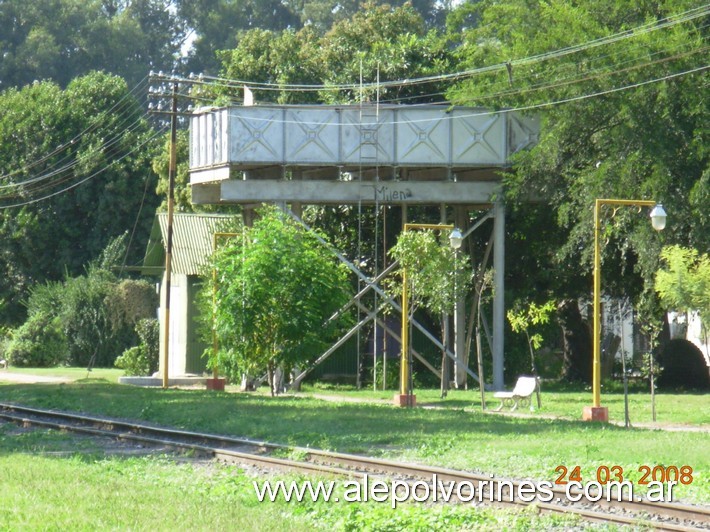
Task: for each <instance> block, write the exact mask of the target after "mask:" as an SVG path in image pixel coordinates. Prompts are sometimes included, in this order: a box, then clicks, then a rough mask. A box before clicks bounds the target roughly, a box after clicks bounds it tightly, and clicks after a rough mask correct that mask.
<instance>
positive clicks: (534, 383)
mask: <svg viewBox="0 0 710 532" xmlns="http://www.w3.org/2000/svg"><path fill="white" fill-rule="evenodd" d="M533 393H537V407H538V408H540V406H541V404H540V381H539V380H538V378H537V377H518V382H516V383H515V388H513V391H512V392H496V393H494V394H493V397H495V398H496V399H500V400H501V402H500V406H499V407H498V408H496V410H495V411H496V412H499V411H500V410H501V409H502V408H503V407H504V406H506V407H508V408H510V411H511V412H513V411H514V410H515V409H516V408H518V407H519V406H521V407H523V408H525V407H526V406H529V405H530V409H531V410H532V409H533V408H532V405H531V398H532V394H533Z"/></svg>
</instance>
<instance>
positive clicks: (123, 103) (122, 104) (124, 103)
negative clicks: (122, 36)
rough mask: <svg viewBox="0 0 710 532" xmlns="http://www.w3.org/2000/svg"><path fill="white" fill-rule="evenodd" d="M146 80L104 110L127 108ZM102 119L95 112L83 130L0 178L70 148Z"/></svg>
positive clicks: (23, 171) (19, 172)
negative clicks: (92, 119) (93, 117)
mask: <svg viewBox="0 0 710 532" xmlns="http://www.w3.org/2000/svg"><path fill="white" fill-rule="evenodd" d="M147 80H148V76H145V77H144V78H143V79H142V80H141V81H139V82H138V83H137V84H136V85H135V86H134V87H133V88H132V89H131V90H129V91H128V92H127V93H125V94H124V95H123V96H122V97H121V98H120V99H119V100H118V101H117V102H116V103H115V104H113V105H112V106H111V107H110V108H109V109H108V110H107V111H105V112H106V113H114V112H115V113H116V114H119V113H120V112H122V111H123V110H124V109H126V108H128V107H129V106H130V105H131V104H132V102H131V101H130V100H129V98H131V97H132V96H133V95H134V94H135V93H137V92H138V91H139V90H140V89H141V87H143V86H144V85H147V84H146V81H147ZM102 120H103V116H102V115H101V113H99V114H97V115H96V116H95V119H94V121H93V122H92V123H91V124H89V125H88V126H87V127H86V128H85V129H84V130H83V131H81V132H80V133H78V134H77V135H76V136H74V137H73V138H72V139H71V140H69V141H67V142H65V143H63V144H61V145H59V146H57V147H56V148H55V149H54V150H52V151H51V152H50V153H48V154H46V155H44V156H42V157H41V158H39V159H37V160H34V161H32V162H30V163H27V164H26V165H24V166H23V167H21V168H18V169H16V170H13V171H11V172H8V173H6V174H0V179H6V178H8V177H12V176H13V175H17V174H21V173H25V172H27V171H28V170H29V169H31V168H34V167H35V166H37V165H40V164H42V163H44V162H45V161H47V160H49V159H51V158H52V157H54V156H55V155H58V154H59V153H61V152H62V151H64V150H67V149H69V148H71V147H72V146H74V145H76V144H77V142H78V141H79V140H80V139H81V137H83V136H84V135H86V134H87V133H89V132H91V131H93V130H94V129H96V128H97V127H98V126H99V125H100V124H101V123H102ZM0 188H4V187H0Z"/></svg>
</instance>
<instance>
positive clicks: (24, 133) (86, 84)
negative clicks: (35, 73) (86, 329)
mask: <svg viewBox="0 0 710 532" xmlns="http://www.w3.org/2000/svg"><path fill="white" fill-rule="evenodd" d="M0 108H2V109H3V113H2V114H1V115H0V187H1V188H0V268H1V269H2V270H3V271H4V272H5V275H4V276H3V277H2V279H0V297H1V298H2V299H3V300H4V301H5V303H6V304H5V305H3V307H2V311H3V315H2V316H0V319H3V320H5V321H8V322H11V323H19V322H21V321H22V320H23V319H24V314H25V312H24V309H23V308H22V306H21V305H20V302H21V300H22V299H23V298H24V297H26V296H27V294H28V290H29V288H30V287H31V286H32V285H33V284H35V283H42V282H44V281H48V280H59V279H63V278H65V276H66V275H68V276H70V277H71V276H75V275H79V274H80V273H82V272H83V271H84V265H85V264H87V263H88V262H89V261H91V260H93V259H94V258H96V257H97V256H98V255H99V254H100V253H101V251H102V250H103V249H104V247H105V246H106V245H107V244H108V242H109V241H110V240H111V239H112V238H114V237H116V236H118V235H120V234H122V233H124V232H125V231H126V230H129V229H130V228H133V227H134V226H135V228H136V230H135V238H134V239H133V242H132V243H131V247H130V250H129V253H128V255H127V256H126V257H125V260H126V261H127V262H128V264H132V263H134V261H137V260H139V258H141V257H142V255H143V250H144V249H145V248H144V246H145V241H146V238H147V236H148V234H149V232H150V226H151V224H152V217H153V212H154V209H155V205H156V204H157V197H156V196H155V194H154V193H153V187H154V186H155V176H154V174H153V173H152V172H151V170H150V161H151V159H152V156H153V153H154V141H153V140H152V138H153V135H154V132H153V131H152V129H151V128H150V127H149V125H148V123H147V122H146V120H145V119H144V117H143V112H142V110H141V108H140V106H139V105H138V102H136V100H135V99H134V98H133V97H132V96H131V95H130V94H129V91H128V90H127V87H126V84H125V82H124V81H123V80H122V79H120V78H117V77H114V76H109V75H106V74H102V73H93V74H91V75H88V76H84V77H80V78H77V79H75V80H74V81H72V82H71V83H70V85H69V86H68V87H67V88H66V89H65V90H62V89H60V88H59V87H58V86H57V85H56V84H54V83H50V82H42V83H36V84H33V85H31V86H28V87H25V88H24V89H22V90H16V89H11V90H8V91H5V92H3V93H1V94H0ZM122 263H123V261H121V264H122Z"/></svg>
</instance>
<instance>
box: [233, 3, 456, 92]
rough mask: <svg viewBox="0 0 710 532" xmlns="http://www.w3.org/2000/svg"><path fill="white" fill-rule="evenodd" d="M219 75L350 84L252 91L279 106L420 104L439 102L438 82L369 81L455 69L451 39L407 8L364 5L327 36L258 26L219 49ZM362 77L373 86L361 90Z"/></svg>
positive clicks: (440, 87) (274, 81)
mask: <svg viewBox="0 0 710 532" xmlns="http://www.w3.org/2000/svg"><path fill="white" fill-rule="evenodd" d="M220 57H221V60H222V63H223V74H224V76H225V77H228V78H230V79H238V80H248V81H258V82H262V83H272V84H274V85H276V86H277V87H278V86H279V85H282V86H283V85H287V84H318V85H320V84H322V85H325V86H327V87H335V86H342V85H347V86H348V87H349V88H345V89H340V90H338V89H336V88H333V89H329V88H326V89H324V90H322V91H319V92H309V91H295V92H291V91H288V90H286V89H284V90H281V91H276V92H274V91H257V100H258V101H272V102H273V101H278V102H279V103H311V102H320V103H343V102H356V101H360V99H361V98H363V99H364V100H365V101H373V102H374V101H375V100H376V99H379V101H380V102H387V103H423V102H432V101H443V99H444V96H443V91H444V88H443V85H442V84H441V83H437V82H433V83H428V84H419V85H416V86H412V85H407V84H397V85H395V86H386V87H382V88H380V90H379V94H377V91H376V89H375V88H374V87H372V84H374V82H375V81H376V80H377V79H378V76H379V80H380V82H387V81H397V80H403V79H407V78H418V77H424V76H430V75H431V76H436V75H438V74H443V73H447V72H450V71H451V70H452V69H453V68H454V61H453V55H452V53H451V49H450V46H449V42H448V40H447V39H446V38H445V37H444V36H443V35H441V34H440V33H439V32H437V31H436V30H428V29H427V27H426V24H425V20H424V19H423V18H422V16H421V14H420V13H418V12H417V11H416V10H415V9H414V8H413V7H412V6H411V5H409V4H405V5H403V6H401V7H395V8H393V7H391V6H387V5H382V6H378V5H375V4H374V3H368V4H366V5H365V6H364V7H363V9H362V10H360V11H358V12H356V13H355V14H354V15H353V16H352V18H349V19H344V20H342V21H340V22H337V23H336V24H335V25H334V26H333V27H332V29H331V30H330V31H328V32H327V33H325V34H324V35H320V34H318V33H317V32H316V31H315V30H314V29H313V28H312V27H306V28H304V29H302V30H300V31H297V32H296V31H293V30H288V31H283V32H274V31H269V30H263V29H256V30H252V31H249V32H247V33H245V34H244V35H243V36H242V38H241V39H240V41H239V45H238V46H237V47H236V48H235V49H233V50H230V51H227V52H223V53H222V54H220ZM361 76H362V79H363V81H364V82H365V83H367V84H369V85H370V86H369V87H368V88H367V89H366V91H365V92H364V93H363V94H361V93H360V91H359V89H358V86H357V85H358V80H359V79H360V77H361Z"/></svg>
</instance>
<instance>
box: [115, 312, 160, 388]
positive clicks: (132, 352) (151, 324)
mask: <svg viewBox="0 0 710 532" xmlns="http://www.w3.org/2000/svg"><path fill="white" fill-rule="evenodd" d="M136 333H137V334H138V337H139V338H140V345H138V346H136V347H131V348H130V349H126V350H125V351H124V352H123V354H122V355H121V356H120V357H118V358H117V359H116V362H115V366H116V367H117V368H121V369H123V370H125V373H126V375H129V376H133V375H152V374H153V373H155V372H156V371H157V370H158V363H159V355H160V353H159V350H160V348H159V343H160V325H159V323H158V320H156V319H143V320H140V321H139V322H138V323H137V324H136Z"/></svg>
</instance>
